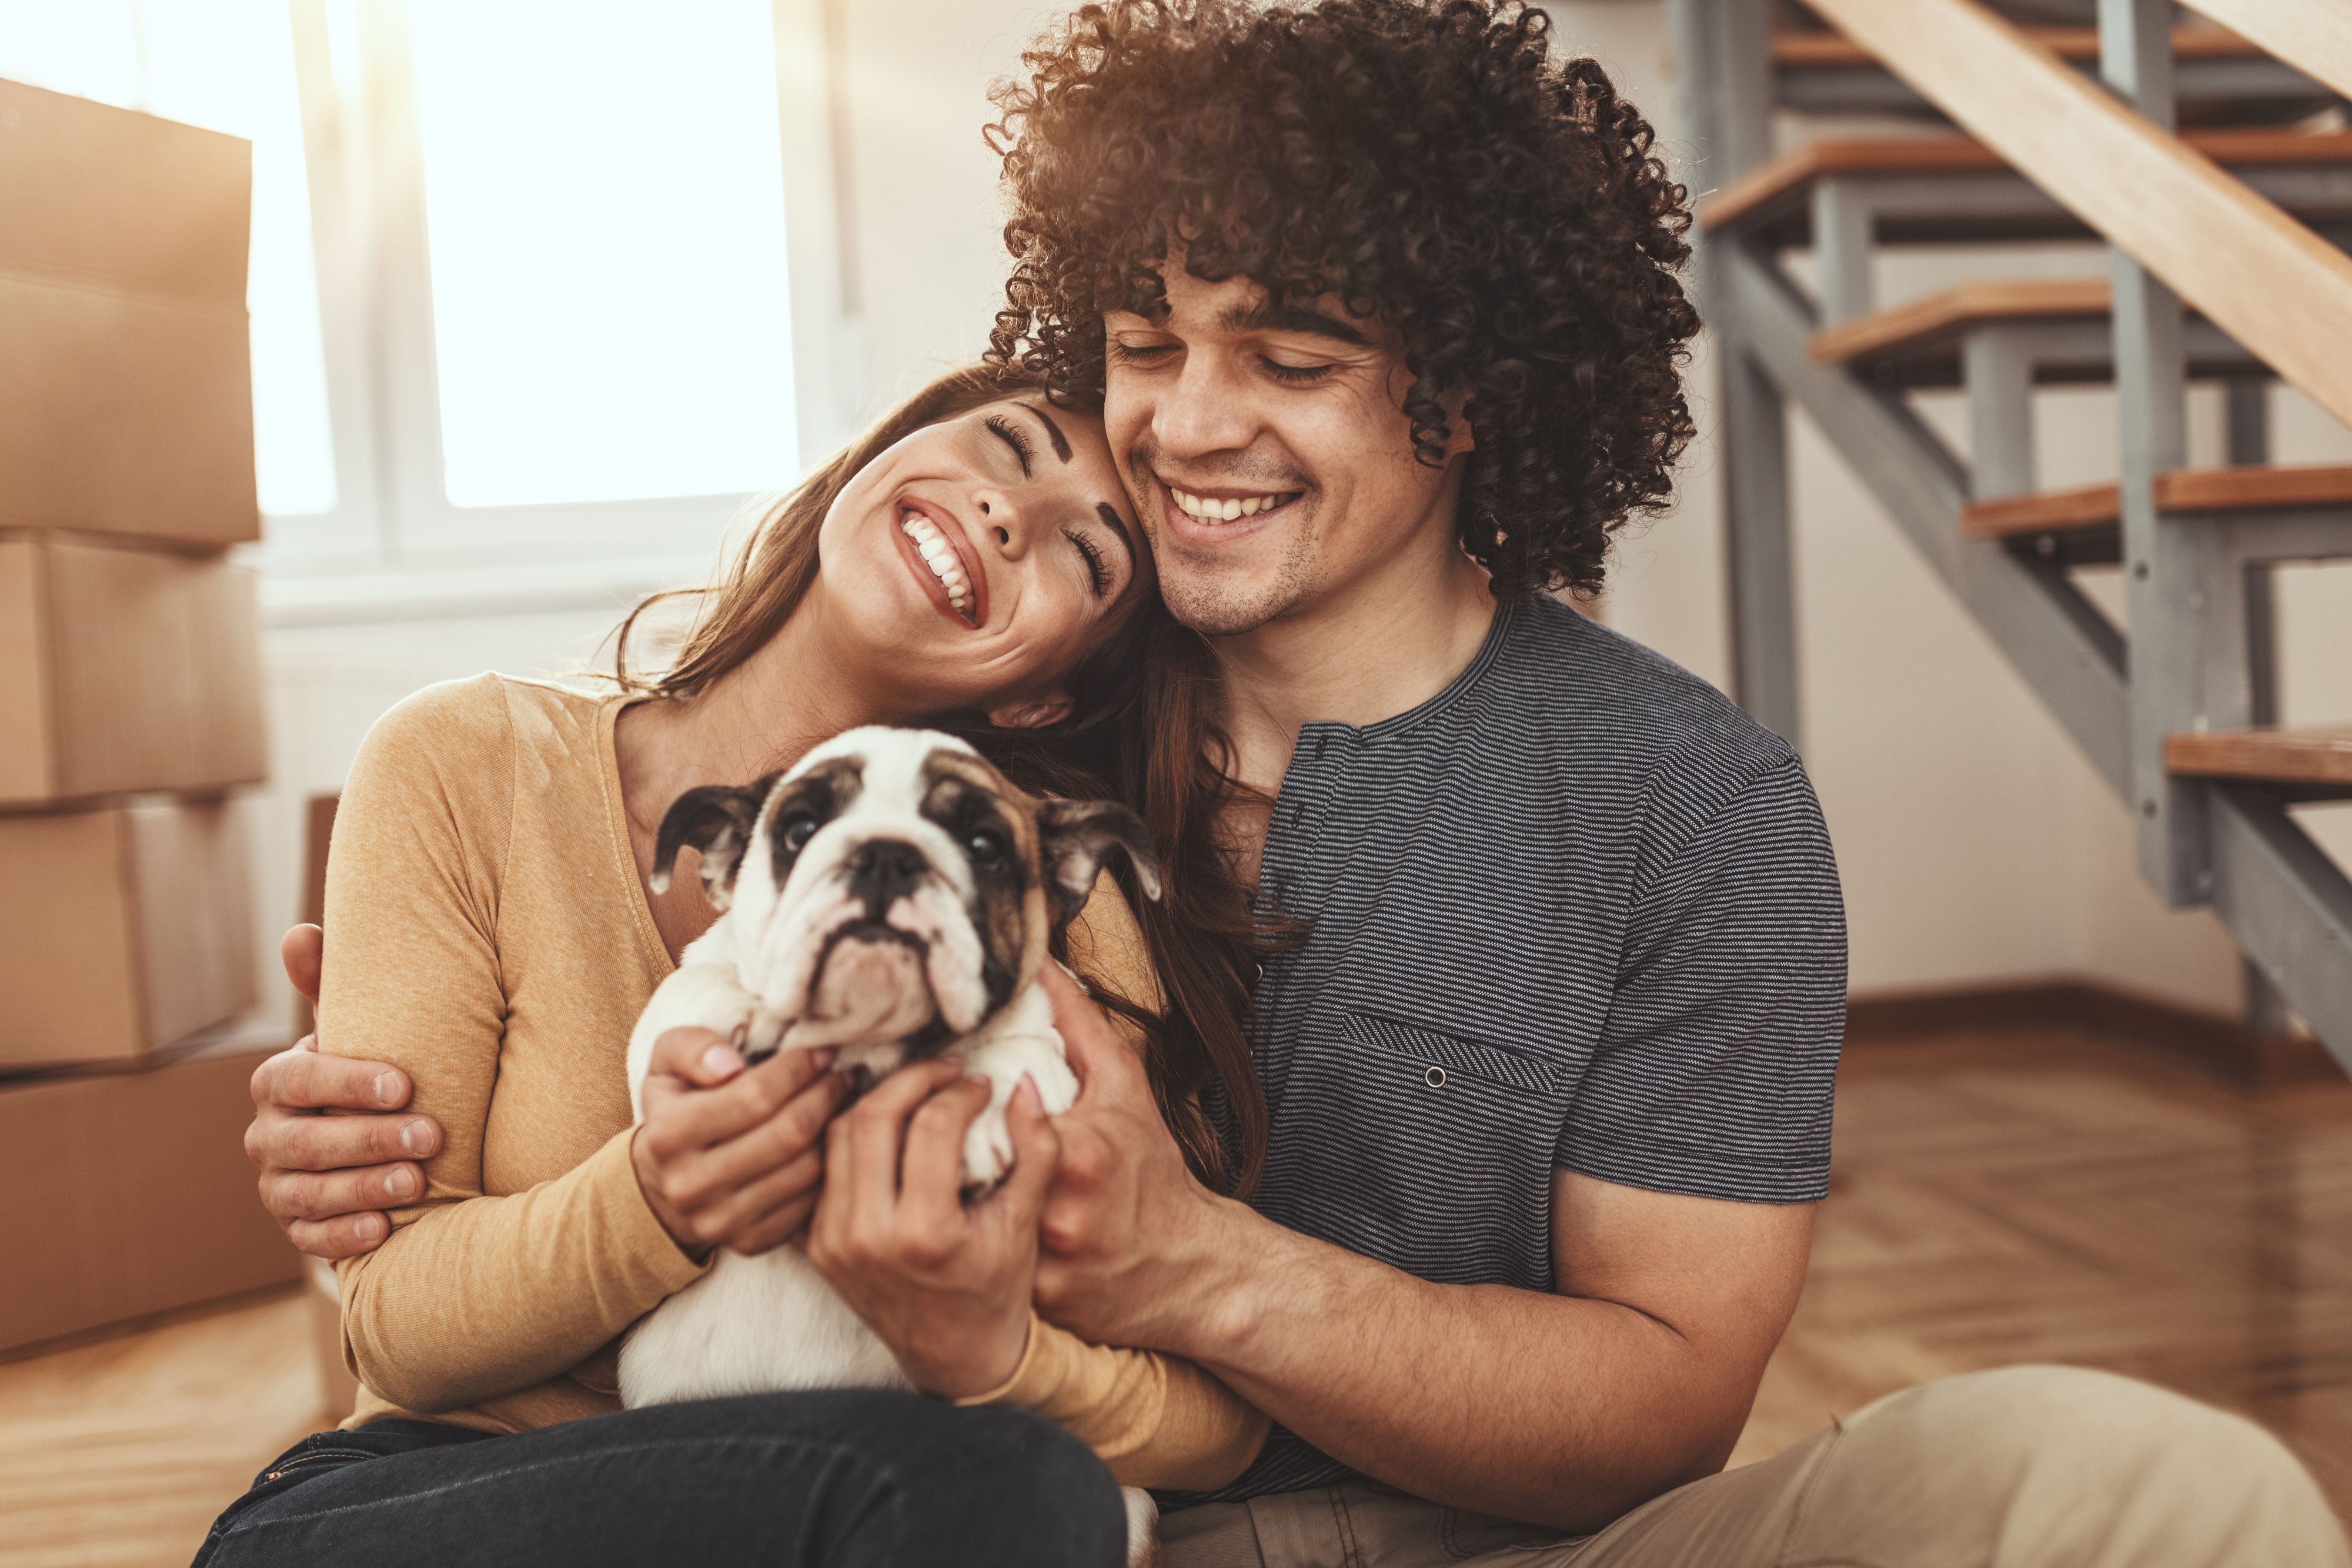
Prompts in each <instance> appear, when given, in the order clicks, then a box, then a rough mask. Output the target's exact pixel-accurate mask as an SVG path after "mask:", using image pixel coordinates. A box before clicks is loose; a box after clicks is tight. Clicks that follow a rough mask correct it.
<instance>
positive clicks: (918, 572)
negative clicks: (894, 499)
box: [891, 496, 988, 631]
mask: <svg viewBox="0 0 2352 1568" xmlns="http://www.w3.org/2000/svg"><path fill="white" fill-rule="evenodd" d="M891 516H892V517H893V518H894V519H895V522H896V528H895V533H896V535H897V542H898V555H899V558H900V559H902V560H904V561H905V562H906V563H907V570H908V571H910V572H912V573H913V574H914V576H915V580H916V582H917V583H918V584H919V586H920V587H921V589H922V591H923V593H924V595H925V596H926V597H927V598H929V600H930V601H931V602H932V603H933V604H935V605H937V606H938V607H939V609H940V613H941V614H943V615H945V616H947V617H948V619H950V621H953V622H955V623H956V624H957V625H959V626H961V627H963V628H965V629H966V630H967V631H970V630H974V629H977V628H979V627H982V626H985V625H987V624H988V570H987V568H986V567H985V566H984V565H982V561H981V557H980V552H979V551H978V550H976V549H973V548H972V544H971V535H970V534H968V533H966V532H965V531H964V528H963V525H962V524H961V522H959V521H958V520H957V519H956V517H955V516H954V514H953V513H951V512H949V511H946V510H944V509H943V508H941V507H936V506H934V505H932V504H931V503H929V502H928V501H920V500H917V499H916V498H915V497H912V496H901V497H898V504H897V505H896V506H895V507H892V508H891Z"/></svg>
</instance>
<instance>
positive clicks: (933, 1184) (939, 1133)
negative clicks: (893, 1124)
mask: <svg viewBox="0 0 2352 1568" xmlns="http://www.w3.org/2000/svg"><path fill="white" fill-rule="evenodd" d="M993 1095H994V1091H993V1090H992V1088H991V1087H990V1085H989V1082H988V1081H987V1080H986V1079H984V1078H967V1079H965V1080H964V1081H963V1082H961V1083H951V1084H950V1085H948V1087H946V1088H945V1089H942V1090H940V1092H938V1093H936V1094H934V1095H932V1096H931V1097H930V1098H929V1100H926V1101H924V1102H923V1103H922V1104H921V1106H920V1107H919V1108H918V1109H917V1110H916V1112H915V1114H914V1116H913V1118H912V1119H911V1120H910V1121H909V1122H908V1124H907V1145H906V1151H905V1154H904V1156H903V1157H902V1159H901V1160H900V1165H899V1173H898V1181H899V1188H898V1191H899V1198H900V1201H901V1203H902V1204H903V1205H904V1206H905V1207H906V1208H907V1209H908V1211H909V1212H910V1213H912V1214H916V1215H919V1216H921V1217H923V1218H928V1219H933V1220H944V1219H952V1218H955V1217H956V1215H957V1212H958V1211H959V1210H961V1207H963V1198H962V1188H963V1140H964V1134H965V1133H967V1132H969V1131H970V1130H971V1124H972V1123H973V1122H974V1121H976V1120H977V1119H978V1118H979V1116H980V1113H982V1112H983V1111H985V1110H987V1109H988V1103H989V1101H990V1099H991V1098H992V1097H993Z"/></svg>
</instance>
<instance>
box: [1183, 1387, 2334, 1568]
mask: <svg viewBox="0 0 2352 1568" xmlns="http://www.w3.org/2000/svg"><path fill="white" fill-rule="evenodd" d="M1160 1535H1161V1541H1162V1542H1163V1548H1164V1551H1165V1553H1166V1563H1167V1568H1437V1565H1439V1564H1445V1563H1477V1564H1481V1565H1483V1568H1685V1565H1691V1568H2173V1565H2175V1564H2179V1565H2180V1568H2189V1565H2191V1564H2194V1565H2195V1568H2225V1565H2227V1568H2238V1565H2241V1564H2242V1565H2243V1568H2346V1565H2347V1564H2352V1552H2347V1549H2346V1545H2345V1537H2344V1530H2343V1527H2342V1526H2341V1525H2340V1524H2339V1523H2338V1522H2337V1521H2336V1516H2335V1515H2334V1513H2332V1512H2331V1511H2329V1509H2328V1506H2327V1501H2326V1499H2325V1498H2323V1497H2322V1496H2321V1495H2320V1492H2319V1489H2318V1487H2317V1486H2315V1484H2313V1481H2312V1479H2311V1478H2310V1476H2308V1475H2307V1474H2305V1471H2304V1469H2303V1467H2302V1466H2301V1465H2300V1464H2298V1463H2297V1462H2296V1461H2295V1459H2294V1456H2293V1455H2291V1454H2289V1453H2288V1452H2287V1451H2286V1449H2285V1448H2283V1447H2282V1446H2280V1444H2279V1442H2278V1440H2277V1439H2276V1438H2275V1437H2272V1436H2271V1435H2270V1434H2269V1433H2267V1432H2265V1431H2263V1429H2262V1428H2261V1427H2256V1426H2255V1425H2254V1424H2253V1423H2252V1422H2250V1421H2246V1420H2243V1419H2241V1418H2240V1417H2238V1416H2231V1415H2227V1414H2225V1413H2223V1412H2221V1411H2219V1410H2215V1409H2212V1408H2210V1407H2209V1406H2203V1405H2199V1404H2197V1403H2195V1402H2194V1401H2191V1400H2189V1399H2184V1398H2182V1397H2181V1396H2179V1395H2177V1394H2169V1393H2167V1392H2165V1391H2164V1390H2162V1389H2159V1388H2155V1387H2151V1386H2150V1385H2147V1384H2145V1383H2135V1382H2133V1381H2132V1380H2130V1379H2129V1378H2124V1377H2116V1376H2114V1375H2110V1374H2107V1373H2103V1372H2086V1371H2083V1370H2081V1369H2078V1368H2073V1367H2059V1366H2020V1367H2011V1368H2008V1369H2005V1370H2003V1371H2000V1372H1980V1373H1974V1374H1971V1375H1968V1376H1965V1377H1950V1378H1946V1379H1944V1380H1943V1381H1941V1382H1938V1383H1928V1384H1923V1385H1920V1386H1918V1387H1916V1388H1907V1389H1905V1390H1904V1391H1902V1392H1901V1393H1899V1394H1892V1395H1889V1396H1887V1397H1885V1398H1884V1399H1882V1400H1880V1401H1878V1403H1876V1404H1875V1405H1873V1406H1869V1407H1868V1408H1867V1409H1864V1410H1863V1411H1861V1412H1859V1413H1857V1414H1855V1415H1853V1416H1849V1417H1847V1418H1846V1419H1845V1420H1843V1421H1840V1422H1836V1423H1833V1424H1832V1426H1830V1427H1828V1429H1826V1430H1824V1431H1822V1432H1818V1433H1816V1434H1814V1435H1813V1436H1812V1437H1809V1438H1807V1439H1806V1440H1805V1441H1803V1442H1801V1443H1800V1444H1798V1445H1797V1446H1796V1447H1795V1448H1791V1449H1790V1450H1789V1451H1788V1452H1787V1453H1785V1454H1782V1455H1781V1456H1780V1458H1774V1459H1767V1460H1765V1461H1764V1462H1763V1463H1761V1464H1757V1465H1749V1466H1746V1467H1744V1468H1743V1469H1737V1470H1728V1471H1726V1472H1725V1473H1723V1474H1722V1475H1718V1476H1710V1477H1708V1478H1707V1479H1705V1480H1700V1481H1693V1482H1692V1483H1691V1484H1690V1485H1688V1486H1686V1487H1683V1488H1681V1489H1679V1490H1675V1491H1672V1492H1668V1493H1667V1494H1666V1495H1665V1496H1664V1497H1661V1498H1658V1499H1656V1500H1654V1501H1651V1502H1649V1503H1647V1504H1644V1505H1643V1507H1641V1508H1638V1509H1636V1510H1634V1511H1633V1512H1632V1513H1629V1514H1627V1515H1626V1516H1625V1517H1624V1518H1622V1519H1620V1520H1618V1521H1616V1522H1615V1523H1614V1524H1612V1525H1610V1526H1609V1527H1608V1528H1607V1529H1606V1530H1603V1531H1601V1532H1600V1533H1599V1534H1598V1535H1590V1536H1564V1535H1561V1534H1559V1533H1558V1532H1556V1531H1543V1530H1538V1529H1535V1528H1532V1527H1530V1526H1527V1525H1520V1524H1513V1523H1510V1522H1508V1521H1504V1520H1499V1519H1494V1518H1491V1517H1489V1516H1487V1515H1485V1514H1474V1513H1467V1512H1465V1511H1462V1510H1460V1509H1451V1508H1444V1507H1440V1506H1439V1505H1437V1504H1435V1503H1431V1502H1424V1501H1423V1500H1420V1499H1419V1498H1412V1497H1407V1496H1405V1495H1404V1494H1402V1493H1401V1492H1394V1491H1391V1490H1387V1489H1386V1488H1382V1487H1376V1486H1370V1485H1349V1486H1339V1487H1326V1488H1321V1489H1318V1490H1314V1491H1307V1492H1294V1493H1290V1494H1287V1495H1286V1496H1280V1497H1267V1498H1258V1499H1255V1500H1252V1501H1250V1502H1246V1503H1214V1504H1210V1505H1208V1506H1205V1507H1202V1508H1195V1509H1188V1510H1185V1511H1183V1512H1181V1513H1173V1514H1170V1515H1169V1516H1168V1517H1167V1518H1166V1519H1165V1520H1164V1521H1162V1523H1161V1531H1160Z"/></svg>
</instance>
